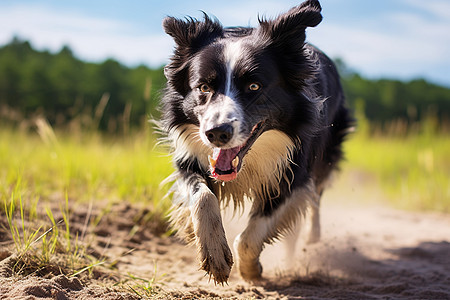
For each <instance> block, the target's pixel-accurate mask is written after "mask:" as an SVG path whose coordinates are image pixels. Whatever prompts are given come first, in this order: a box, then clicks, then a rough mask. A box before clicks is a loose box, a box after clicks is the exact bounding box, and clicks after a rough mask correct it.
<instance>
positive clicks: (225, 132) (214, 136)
mask: <svg viewBox="0 0 450 300" xmlns="http://www.w3.org/2000/svg"><path fill="white" fill-rule="evenodd" d="M205 134H206V137H207V138H208V141H210V142H211V144H214V145H216V146H217V147H221V146H223V145H225V144H226V143H228V142H229V141H230V140H231V138H232V137H233V126H231V125H230V124H222V125H220V126H217V127H214V128H212V129H210V130H208V131H206V132H205Z"/></svg>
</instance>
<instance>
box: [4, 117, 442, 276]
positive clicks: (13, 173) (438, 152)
mask: <svg viewBox="0 0 450 300" xmlns="http://www.w3.org/2000/svg"><path fill="white" fill-rule="evenodd" d="M155 144H156V137H155V135H154V134H153V133H152V131H151V130H150V129H148V128H146V129H142V130H140V131H137V132H134V133H132V134H130V135H128V136H126V137H123V136H121V137H112V136H104V135H102V134H99V133H92V132H91V133H80V132H65V131H56V132H54V131H53V129H52V128H51V127H50V126H48V124H47V123H45V122H44V121H41V123H38V126H37V130H35V131H23V130H19V129H12V128H8V127H7V126H6V127H2V128H0V197H1V199H0V200H1V201H0V204H1V205H0V225H1V226H2V227H3V228H4V229H7V231H9V235H10V236H11V237H12V239H13V248H14V252H15V253H16V254H17V255H16V256H19V258H20V259H17V262H16V264H15V265H16V266H18V268H17V273H19V274H20V273H21V272H22V273H23V268H24V266H29V265H35V268H34V271H33V272H36V270H41V269H42V268H44V269H48V268H49V266H51V265H52V264H53V266H54V268H55V269H57V270H61V268H62V267H61V266H62V265H64V267H65V268H67V270H68V271H66V273H69V274H70V273H71V274H72V275H78V274H80V273H85V272H87V271H89V270H91V269H92V268H94V267H96V266H98V265H101V264H103V263H104V261H102V260H101V259H98V258H92V257H89V256H88V255H86V253H85V250H86V247H87V246H86V245H84V244H82V243H79V236H77V235H74V234H71V228H70V226H71V224H70V221H69V210H70V209H69V208H70V206H71V204H73V203H78V204H80V203H81V204H82V205H86V206H87V205H88V204H92V203H96V204H98V203H102V205H105V206H108V205H112V203H120V202H122V203H136V204H144V207H147V208H148V209H149V210H150V211H151V212H152V214H151V215H152V216H153V217H154V218H159V219H158V220H157V221H158V222H161V223H164V222H165V220H164V218H163V217H162V216H164V215H165V213H166V212H167V210H168V208H169V205H170V203H169V200H168V199H165V200H164V199H163V196H164V195H165V193H166V192H167V187H162V188H161V187H160V182H161V181H162V180H163V179H164V178H166V177H167V176H168V175H169V174H170V173H171V172H172V171H173V168H172V165H171V162H170V158H169V157H168V156H167V153H165V152H164V150H162V149H161V148H160V147H157V146H156V145H155ZM345 153H346V158H347V159H346V161H345V162H344V163H343V164H342V171H343V173H344V175H345V174H361V175H362V177H364V178H369V179H370V180H365V181H362V184H363V187H362V188H363V189H364V186H367V187H369V186H370V188H371V189H372V190H373V188H374V187H375V188H376V189H381V190H382V192H383V194H384V195H387V198H388V200H389V203H390V204H391V205H393V206H395V207H398V208H403V209H408V210H417V211H422V210H429V211H439V212H446V213H448V212H450V155H449V153H450V137H449V136H448V135H446V134H429V133H428V134H419V133H417V134H413V135H406V136H403V137H398V136H397V137H394V136H383V135H381V134H373V135H369V134H364V132H360V133H355V134H353V135H352V136H351V137H350V138H349V140H348V141H347V143H346V144H345ZM343 177H344V178H345V176H343ZM344 180H345V179H344ZM340 184H341V183H340ZM344 184H345V182H344ZM369 190H370V189H367V191H368V192H369ZM55 201H56V202H58V206H56V210H55V206H54V205H53V206H50V205H49V203H52V202H53V203H54V202H55ZM103 203H104V204H103ZM51 207H52V208H51ZM55 214H57V215H58V216H60V217H59V219H60V220H61V221H60V223H59V224H58V223H57V221H56V217H55V216H54V215H55ZM61 216H62V217H61ZM0 237H1V235H0ZM56 254H57V255H56ZM16 258H17V257H16ZM55 259H56V260H57V261H56V262H55ZM30 261H31V263H30ZM51 262H53V263H51ZM58 272H60V271H58ZM56 273H57V272H56Z"/></svg>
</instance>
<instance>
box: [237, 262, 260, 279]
mask: <svg viewBox="0 0 450 300" xmlns="http://www.w3.org/2000/svg"><path fill="white" fill-rule="evenodd" d="M238 269H239V274H241V277H242V278H243V279H244V280H245V281H249V282H256V281H261V280H262V276H261V274H262V271H263V268H262V265H261V263H260V262H259V260H253V261H247V262H243V261H239V262H238Z"/></svg>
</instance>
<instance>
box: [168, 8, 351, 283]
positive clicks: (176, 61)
mask: <svg viewBox="0 0 450 300" xmlns="http://www.w3.org/2000/svg"><path fill="white" fill-rule="evenodd" d="M321 20H322V16H321V7H320V4H319V2H318V1H313V0H308V1H305V2H304V3H302V4H301V5H299V6H297V7H294V8H292V9H291V10H289V11H288V12H286V13H284V14H282V15H280V16H279V17H277V18H276V19H274V20H267V19H263V20H259V26H258V27H257V28H244V27H233V28H224V27H222V25H221V24H220V23H219V22H218V21H217V20H214V19H211V18H209V17H208V16H207V15H205V16H204V20H202V21H199V20H196V19H193V18H186V19H184V20H180V19H176V18H172V17H167V18H165V19H164V21H163V27H164V29H165V31H166V33H167V34H169V35H170V36H172V37H173V38H174V40H175V43H176V48H175V53H174V55H173V56H172V58H171V61H170V63H169V64H168V65H167V66H166V68H165V75H166V77H167V80H168V82H167V88H166V90H165V93H164V96H163V99H162V119H161V122H160V126H161V127H162V130H163V131H164V133H165V134H166V135H167V140H168V141H169V142H170V144H171V147H172V149H173V159H174V163H175V165H176V168H177V171H176V172H175V174H174V175H173V178H172V179H173V180H174V181H175V182H174V185H173V193H174V194H173V201H174V208H173V212H172V215H171V219H172V224H173V225H174V227H175V228H176V229H177V230H178V232H179V233H182V234H183V235H184V236H185V238H187V239H188V240H190V241H192V242H195V244H196V245H197V247H198V252H199V259H200V262H201V268H202V269H203V270H205V271H206V272H207V273H208V274H209V275H210V276H212V277H213V279H214V280H215V282H218V283H224V282H226V281H227V280H228V276H229V274H230V270H231V267H232V265H233V256H232V253H231V250H230V248H229V246H228V243H227V240H226V237H225V232H224V228H223V225H222V219H221V213H220V208H221V206H226V205H227V204H229V202H230V201H232V202H233V203H234V205H235V207H238V206H239V205H240V204H243V203H244V200H246V199H247V200H250V201H251V202H252V208H251V212H250V217H249V222H248V225H247V227H246V229H245V230H244V231H243V232H242V233H241V234H240V235H239V236H238V237H237V238H236V240H235V242H234V247H235V251H236V254H237V266H238V270H239V272H240V274H241V276H242V277H243V278H244V279H246V280H250V281H252V280H258V279H259V278H261V272H262V267H261V264H260V263H259V255H260V253H261V251H262V250H263V248H264V244H265V243H271V242H272V241H274V240H276V239H278V238H280V237H282V236H283V234H285V233H287V232H289V231H290V230H292V228H294V227H295V225H296V223H297V222H298V221H299V220H300V219H301V216H302V215H303V214H304V213H305V212H306V211H307V210H311V211H312V223H313V230H312V232H311V238H310V239H311V240H312V241H315V240H317V239H318V238H319V235H320V228H319V214H318V206H319V200H320V197H321V194H322V191H323V189H324V186H325V183H326V181H327V179H328V178H329V176H330V173H331V172H332V170H333V169H335V168H336V167H337V163H338V162H339V160H340V159H341V157H342V150H341V143H342V141H343V139H344V137H345V135H346V133H347V132H348V130H349V128H350V126H351V122H352V121H351V117H350V114H349V112H348V111H347V109H346V108H345V105H344V95H343V92H342V88H341V85H340V82H339V77H338V73H337V71H336V68H335V66H334V65H333V63H332V61H331V60H330V59H329V58H328V57H327V56H325V55H324V54H323V53H322V52H320V51H319V50H317V49H316V48H314V47H313V46H311V45H308V44H306V43H305V29H306V27H312V26H316V25H318V24H319V23H320V21H321Z"/></svg>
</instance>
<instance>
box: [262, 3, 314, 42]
mask: <svg viewBox="0 0 450 300" xmlns="http://www.w3.org/2000/svg"><path fill="white" fill-rule="evenodd" d="M321 11H322V8H321V6H320V3H319V1H317V0H307V1H305V2H303V3H302V4H300V5H299V6H296V7H293V8H291V9H290V10H289V11H288V12H286V13H284V14H282V15H280V16H278V18H276V19H274V20H264V19H260V20H259V24H260V29H261V30H262V32H263V34H264V35H266V36H267V37H269V38H270V39H271V40H272V42H274V43H276V44H279V45H280V44H285V43H289V44H290V43H296V44H299V43H301V44H302V43H303V42H304V41H305V29H306V27H315V26H317V25H318V24H319V23H320V22H321V21H322V15H321V14H320V12H321ZM283 46H285V45H283Z"/></svg>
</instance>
